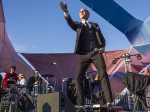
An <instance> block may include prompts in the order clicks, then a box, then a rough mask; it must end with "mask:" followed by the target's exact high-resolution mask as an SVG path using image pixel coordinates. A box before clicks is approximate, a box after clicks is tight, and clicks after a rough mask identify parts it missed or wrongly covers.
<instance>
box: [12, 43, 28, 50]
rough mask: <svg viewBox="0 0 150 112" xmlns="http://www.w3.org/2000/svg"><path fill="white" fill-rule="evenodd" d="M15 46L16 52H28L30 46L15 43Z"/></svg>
mask: <svg viewBox="0 0 150 112" xmlns="http://www.w3.org/2000/svg"><path fill="white" fill-rule="evenodd" d="M13 46H14V49H15V50H16V52H26V51H27V50H28V46H26V45H22V44H17V43H13Z"/></svg>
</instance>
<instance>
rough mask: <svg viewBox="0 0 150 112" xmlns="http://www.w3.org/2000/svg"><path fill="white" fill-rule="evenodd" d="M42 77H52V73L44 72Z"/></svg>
mask: <svg viewBox="0 0 150 112" xmlns="http://www.w3.org/2000/svg"><path fill="white" fill-rule="evenodd" d="M42 77H44V78H47V77H48V78H50V77H54V75H53V74H44V75H42Z"/></svg>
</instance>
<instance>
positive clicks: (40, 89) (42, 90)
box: [1, 74, 55, 112]
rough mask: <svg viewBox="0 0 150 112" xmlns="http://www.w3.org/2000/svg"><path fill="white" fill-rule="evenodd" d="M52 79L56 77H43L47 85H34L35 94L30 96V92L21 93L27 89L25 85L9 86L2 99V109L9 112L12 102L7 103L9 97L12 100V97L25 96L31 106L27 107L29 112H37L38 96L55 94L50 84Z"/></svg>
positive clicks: (49, 75) (50, 75) (48, 75)
mask: <svg viewBox="0 0 150 112" xmlns="http://www.w3.org/2000/svg"><path fill="white" fill-rule="evenodd" d="M52 77H54V75H53V74H44V75H41V78H42V79H43V81H44V82H46V84H34V85H33V92H31V94H29V93H28V92H27V93H23V92H22V91H21V90H22V89H23V88H26V87H27V86H25V85H20V84H8V86H7V89H6V93H5V95H3V97H2V98H1V99H3V101H2V100H1V109H2V110H5V111H4V112H7V111H9V105H10V102H9V101H6V99H8V96H10V99H12V98H11V97H12V96H14V95H16V96H18V98H19V97H20V96H21V95H23V96H25V97H26V99H27V101H28V104H29V105H27V112H28V111H32V112H36V104H37V100H38V99H37V96H38V94H47V93H53V92H55V90H54V88H53V85H51V84H50V83H49V78H52ZM5 96H6V97H5ZM6 102H8V105H6Z"/></svg>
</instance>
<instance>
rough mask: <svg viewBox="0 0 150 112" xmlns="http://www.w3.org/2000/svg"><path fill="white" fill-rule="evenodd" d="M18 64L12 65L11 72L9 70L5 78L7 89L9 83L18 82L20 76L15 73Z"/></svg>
mask: <svg viewBox="0 0 150 112" xmlns="http://www.w3.org/2000/svg"><path fill="white" fill-rule="evenodd" d="M15 70H16V66H11V68H10V72H7V73H6V74H5V76H4V79H3V89H6V88H7V86H8V85H9V84H16V83H17V80H18V76H17V74H16V73H15Z"/></svg>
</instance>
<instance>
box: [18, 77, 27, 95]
mask: <svg viewBox="0 0 150 112" xmlns="http://www.w3.org/2000/svg"><path fill="white" fill-rule="evenodd" d="M18 78H19V84H20V85H24V86H26V85H27V82H26V79H25V76H24V75H23V74H19V75H18ZM19 91H21V92H23V93H26V88H21V89H19Z"/></svg>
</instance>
